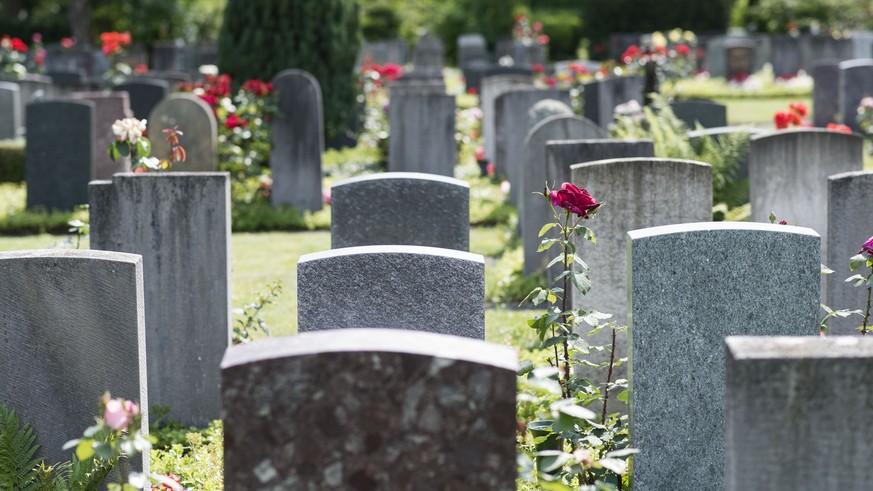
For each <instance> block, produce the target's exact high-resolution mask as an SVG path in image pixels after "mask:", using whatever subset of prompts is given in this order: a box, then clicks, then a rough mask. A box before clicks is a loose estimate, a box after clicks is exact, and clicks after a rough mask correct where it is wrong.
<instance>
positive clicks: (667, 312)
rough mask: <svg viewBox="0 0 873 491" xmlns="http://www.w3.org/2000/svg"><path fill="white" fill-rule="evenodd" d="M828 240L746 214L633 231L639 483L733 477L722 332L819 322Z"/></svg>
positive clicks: (677, 486)
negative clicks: (742, 218)
mask: <svg viewBox="0 0 873 491" xmlns="http://www.w3.org/2000/svg"><path fill="white" fill-rule="evenodd" d="M820 240H821V239H820V238H819V236H818V234H816V233H815V232H814V231H813V230H810V229H807V228H801V227H793V226H787V225H771V224H762V223H739V222H714V223H693V224H683V225H669V226H665V227H655V228H648V229H643V230H634V231H631V232H629V233H628V249H627V255H628V304H629V309H628V317H629V320H630V326H629V331H628V333H629V343H630V344H629V346H630V350H629V355H630V357H629V368H628V372H629V374H630V377H629V381H630V387H629V388H630V394H631V398H630V431H631V438H632V440H633V442H634V447H635V448H639V449H640V452H639V453H638V454H637V455H635V456H634V465H633V476H632V477H633V482H634V488H635V489H658V490H660V489H671V490H677V491H681V490H695V491H696V490H700V489H724V462H725V451H724V449H725V447H724V421H725V420H724V408H725V388H724V374H725V371H724V370H725V360H724V338H725V337H726V336H735V335H767V336H775V335H794V336H803V335H813V334H816V333H817V332H818V312H819V276H820V274H819V259H820V257H821V250H820V248H819V245H820ZM690 462H693V463H694V465H689V463H690Z"/></svg>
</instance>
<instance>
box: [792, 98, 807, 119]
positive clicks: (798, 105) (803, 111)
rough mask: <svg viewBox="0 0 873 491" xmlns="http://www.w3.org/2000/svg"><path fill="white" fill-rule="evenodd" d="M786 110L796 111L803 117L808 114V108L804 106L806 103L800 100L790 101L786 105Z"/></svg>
mask: <svg viewBox="0 0 873 491" xmlns="http://www.w3.org/2000/svg"><path fill="white" fill-rule="evenodd" d="M788 110H789V111H791V112H793V113H797V114H798V115H799V116H800V117H804V116H806V115H807V114H809V109H807V108H806V104H804V103H802V102H792V103H791V104H789V105H788Z"/></svg>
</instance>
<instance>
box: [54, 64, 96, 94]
mask: <svg viewBox="0 0 873 491" xmlns="http://www.w3.org/2000/svg"><path fill="white" fill-rule="evenodd" d="M46 75H47V76H48V77H50V78H51V79H52V85H53V86H54V87H55V88H56V89H58V90H59V91H60V92H61V93H69V92H71V91H74V90H82V89H83V88H84V87H85V81H86V80H88V73H87V72H86V71H85V70H83V69H78V68H77V69H71V70H63V69H57V70H47V71H46Z"/></svg>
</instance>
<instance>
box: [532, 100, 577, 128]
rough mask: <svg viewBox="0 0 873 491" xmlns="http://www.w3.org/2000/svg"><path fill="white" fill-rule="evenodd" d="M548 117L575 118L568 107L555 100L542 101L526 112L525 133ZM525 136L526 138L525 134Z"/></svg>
mask: <svg viewBox="0 0 873 491" xmlns="http://www.w3.org/2000/svg"><path fill="white" fill-rule="evenodd" d="M550 116H575V113H574V112H573V109H572V108H570V106H569V105H567V104H566V103H563V102H561V101H556V100H555V99H543V100H541V101H539V102H537V103H536V104H534V105H533V106H531V108H530V109H529V110H528V111H527V131H530V130H532V129H533V128H534V127H535V126H536V125H538V124H539V123H540V121H542V120H544V119H546V118H548V117H550ZM525 136H527V135H526V134H525Z"/></svg>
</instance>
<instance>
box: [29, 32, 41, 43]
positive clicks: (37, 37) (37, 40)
mask: <svg viewBox="0 0 873 491" xmlns="http://www.w3.org/2000/svg"><path fill="white" fill-rule="evenodd" d="M30 39H31V40H33V42H34V43H41V42H42V34H40V33H38V32H35V33H33V36H31V37H30Z"/></svg>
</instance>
